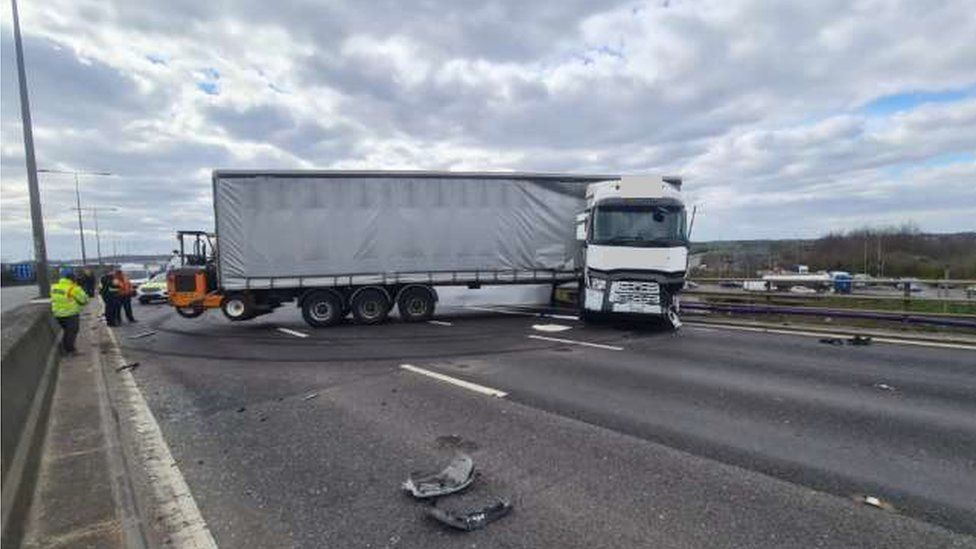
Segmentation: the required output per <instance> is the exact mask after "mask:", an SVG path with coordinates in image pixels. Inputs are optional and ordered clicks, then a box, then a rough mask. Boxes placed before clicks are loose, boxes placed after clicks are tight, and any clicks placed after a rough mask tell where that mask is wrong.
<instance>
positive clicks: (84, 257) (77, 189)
mask: <svg viewBox="0 0 976 549" xmlns="http://www.w3.org/2000/svg"><path fill="white" fill-rule="evenodd" d="M37 171H38V173H59V174H67V175H73V176H75V207H74V208H72V209H74V210H75V211H77V212H78V235H79V240H81V264H82V265H87V264H88V256H87V254H86V253H85V226H84V225H83V224H82V223H81V210H82V207H81V190H80V185H79V183H78V176H79V175H113V174H111V173H109V172H80V171H72V170H50V169H45V168H41V169H39V170H37ZM99 263H100V262H99Z"/></svg>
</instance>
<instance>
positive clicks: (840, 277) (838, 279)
mask: <svg viewBox="0 0 976 549" xmlns="http://www.w3.org/2000/svg"><path fill="white" fill-rule="evenodd" d="M853 287H854V278H853V277H852V276H851V275H849V274H837V275H834V291H835V292H837V293H838V294H849V293H851V288H853Z"/></svg>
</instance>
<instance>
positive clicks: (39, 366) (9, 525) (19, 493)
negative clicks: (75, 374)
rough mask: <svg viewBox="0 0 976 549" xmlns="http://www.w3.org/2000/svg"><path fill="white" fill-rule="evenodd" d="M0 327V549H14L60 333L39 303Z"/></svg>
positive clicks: (36, 460) (7, 317)
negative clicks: (0, 351)
mask: <svg viewBox="0 0 976 549" xmlns="http://www.w3.org/2000/svg"><path fill="white" fill-rule="evenodd" d="M0 322H2V324H3V329H2V332H0V333H2V336H0V337H2V347H3V355H2V362H0V374H2V381H0V392H2V394H0V397H2V401H0V405H2V410H0V412H2V414H3V416H2V425H0V427H2V432H0V439H2V449H0V450H2V458H0V463H2V483H3V494H2V512H3V519H2V520H3V522H2V544H3V546H4V547H16V546H17V545H19V543H20V537H21V535H22V534H23V526H24V521H25V519H26V517H27V510H28V507H29V506H30V499H31V495H32V494H33V491H34V483H35V481H36V480H37V472H38V469H39V465H40V452H41V446H42V444H43V441H44V433H45V431H46V426H47V419H48V414H49V412H50V409H51V397H52V396H53V394H54V386H55V380H56V378H57V374H58V368H57V367H58V356H59V352H58V348H59V346H60V343H61V328H60V327H59V326H58V324H57V322H55V320H54V318H53V317H52V316H51V310H50V306H49V305H47V304H42V303H37V304H26V305H21V306H20V307H17V308H15V309H12V310H10V311H5V312H4V313H3V317H2V318H0Z"/></svg>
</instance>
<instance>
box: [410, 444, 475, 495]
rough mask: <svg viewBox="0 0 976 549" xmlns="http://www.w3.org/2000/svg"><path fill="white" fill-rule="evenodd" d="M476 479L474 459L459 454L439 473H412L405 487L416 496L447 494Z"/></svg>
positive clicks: (462, 488) (457, 490)
mask: <svg viewBox="0 0 976 549" xmlns="http://www.w3.org/2000/svg"><path fill="white" fill-rule="evenodd" d="M473 481H474V461H472V460H471V457H470V456H468V455H467V454H461V453H459V454H457V455H456V456H455V457H454V459H452V460H451V462H450V463H449V464H447V467H445V468H444V469H443V470H442V471H440V472H439V473H422V472H421V473H410V476H409V477H407V480H406V481H404V482H403V489H404V490H406V491H408V492H410V493H411V494H413V496H414V497H416V498H433V497H438V496H445V495H447V494H453V493H455V492H460V491H461V490H464V489H465V488H467V487H468V486H470V485H471V483H472V482H473Z"/></svg>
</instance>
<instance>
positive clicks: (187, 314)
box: [176, 307, 206, 318]
mask: <svg viewBox="0 0 976 549" xmlns="http://www.w3.org/2000/svg"><path fill="white" fill-rule="evenodd" d="M204 311H206V309H204V308H203V307H177V308H176V314H178V315H180V316H182V317H183V318H196V317H198V316H200V315H202V314H203V313H204Z"/></svg>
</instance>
